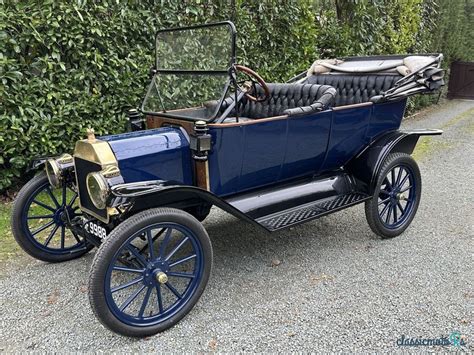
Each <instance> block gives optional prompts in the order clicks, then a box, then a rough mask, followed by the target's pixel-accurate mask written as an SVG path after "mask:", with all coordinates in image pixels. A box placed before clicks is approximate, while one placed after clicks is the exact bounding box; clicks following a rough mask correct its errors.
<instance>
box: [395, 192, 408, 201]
mask: <svg viewBox="0 0 474 355" xmlns="http://www.w3.org/2000/svg"><path fill="white" fill-rule="evenodd" d="M395 196H396V198H397V200H398V201H402V200H406V199H407V197H406V195H405V194H404V193H397V194H396V195H395Z"/></svg>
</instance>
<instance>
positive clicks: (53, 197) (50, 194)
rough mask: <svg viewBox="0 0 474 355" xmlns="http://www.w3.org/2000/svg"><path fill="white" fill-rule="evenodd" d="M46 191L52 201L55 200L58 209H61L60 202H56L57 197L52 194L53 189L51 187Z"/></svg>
mask: <svg viewBox="0 0 474 355" xmlns="http://www.w3.org/2000/svg"><path fill="white" fill-rule="evenodd" d="M46 191H47V192H48V195H49V197H51V200H53V203H54V204H55V205H56V208H59V207H60V205H59V202H58V200H56V197H55V196H54V195H53V193H52V192H51V189H50V188H49V187H47V188H46Z"/></svg>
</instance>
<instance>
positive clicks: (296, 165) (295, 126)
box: [280, 110, 332, 180]
mask: <svg viewBox="0 0 474 355" xmlns="http://www.w3.org/2000/svg"><path fill="white" fill-rule="evenodd" d="M331 118H332V111H330V110H328V111H324V112H320V113H313V114H309V115H300V116H294V117H291V118H289V119H288V141H287V144H286V153H285V160H284V164H283V166H282V171H281V175H280V180H288V179H291V178H294V177H298V176H305V175H311V174H315V173H317V172H318V171H319V169H320V168H321V165H322V164H323V161H324V157H325V155H326V148H327V145H328V140H329V130H330V127H331Z"/></svg>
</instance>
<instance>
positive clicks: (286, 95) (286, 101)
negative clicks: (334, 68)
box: [221, 84, 335, 119]
mask: <svg viewBox="0 0 474 355" xmlns="http://www.w3.org/2000/svg"><path fill="white" fill-rule="evenodd" d="M267 85H268V89H269V91H270V95H269V97H268V98H267V100H265V101H262V102H254V101H251V100H248V99H247V98H246V97H243V98H242V100H241V101H240V102H239V115H240V116H243V117H247V118H252V119H256V118H265V117H274V116H280V115H284V114H287V112H285V111H286V110H289V109H293V108H298V107H308V106H311V105H314V104H316V103H318V104H320V105H319V106H320V107H321V108H325V107H329V106H331V105H332V103H333V101H334V94H335V91H334V89H333V88H332V87H331V86H328V85H317V84H267ZM257 91H258V92H257V95H258V96H261V95H263V89H262V88H261V87H260V86H257ZM226 101H227V102H226V103H224V105H223V108H222V109H221V111H223V110H225V108H226V107H227V105H228V104H229V103H230V102H232V101H233V100H232V98H228V99H227V100H226ZM232 115H233V114H231V116H232Z"/></svg>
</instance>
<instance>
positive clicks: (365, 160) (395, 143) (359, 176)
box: [345, 129, 443, 194]
mask: <svg viewBox="0 0 474 355" xmlns="http://www.w3.org/2000/svg"><path fill="white" fill-rule="evenodd" d="M442 133H443V131H441V130H439V129H420V130H411V131H393V132H389V133H387V134H385V135H383V136H381V137H379V138H377V139H376V140H375V141H374V142H372V143H371V144H370V145H369V146H368V147H366V148H365V149H364V150H363V151H362V152H361V153H359V154H358V155H357V156H356V157H355V158H353V159H352V160H351V161H350V162H349V163H348V164H346V166H345V170H346V171H347V172H349V173H350V174H351V175H352V176H353V177H355V178H356V180H357V181H356V182H357V185H358V187H359V188H360V190H361V191H364V192H366V193H368V194H372V193H373V191H374V188H375V185H376V182H377V175H378V172H379V171H380V168H381V167H382V164H383V161H384V160H385V158H386V157H387V156H388V155H389V154H390V153H396V152H401V153H406V154H412V153H413V150H414V149H415V147H416V144H417V143H418V139H419V138H420V137H421V136H436V135H440V134H442Z"/></svg>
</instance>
